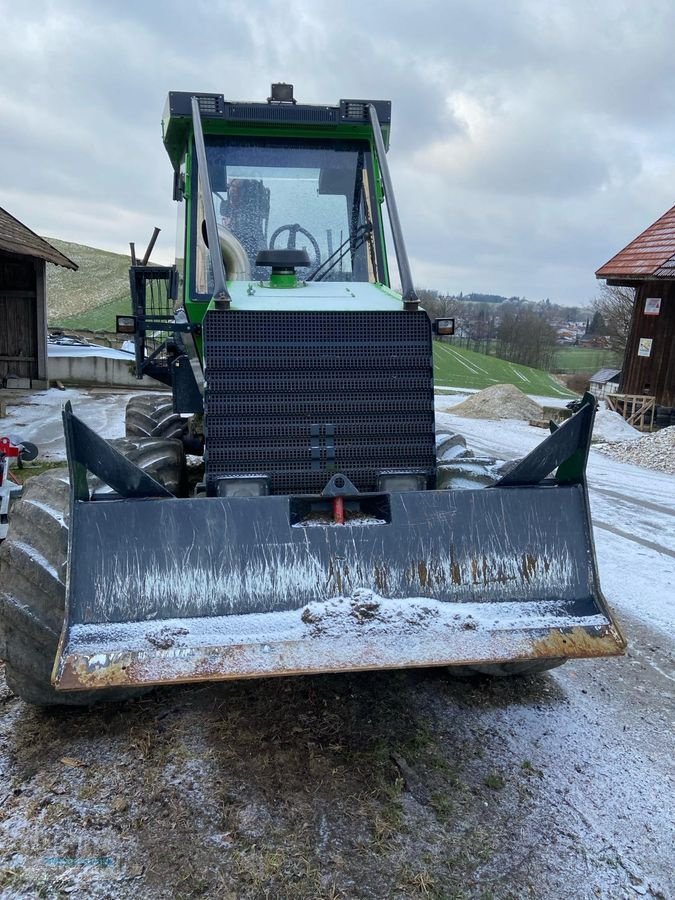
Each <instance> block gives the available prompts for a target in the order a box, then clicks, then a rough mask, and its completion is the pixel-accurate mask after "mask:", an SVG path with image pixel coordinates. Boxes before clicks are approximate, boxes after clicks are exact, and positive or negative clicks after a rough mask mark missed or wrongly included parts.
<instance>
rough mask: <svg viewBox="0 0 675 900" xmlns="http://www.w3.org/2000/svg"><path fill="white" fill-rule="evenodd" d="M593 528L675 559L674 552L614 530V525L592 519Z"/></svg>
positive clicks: (617, 529) (616, 529)
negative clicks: (609, 532)
mask: <svg viewBox="0 0 675 900" xmlns="http://www.w3.org/2000/svg"><path fill="white" fill-rule="evenodd" d="M593 526H594V527H595V528H602V529H603V531H611V533H612V534H615V535H616V536H617V537H621V538H624V540H626V541H632V542H633V543H634V544H640V546H641V547H646V548H647V549H648V550H654V551H655V552H656V553H663V554H664V555H665V556H671V557H672V558H673V559H675V550H669V549H668V548H667V547H662V546H661V544H656V543H655V542H654V541H648V540H647V539H646V538H641V537H638V536H637V535H635V534H629V533H628V532H627V531H622V530H621V529H620V528H615V526H614V525H610V524H609V523H608V522H601V521H599V520H598V519H596V518H595V517H593Z"/></svg>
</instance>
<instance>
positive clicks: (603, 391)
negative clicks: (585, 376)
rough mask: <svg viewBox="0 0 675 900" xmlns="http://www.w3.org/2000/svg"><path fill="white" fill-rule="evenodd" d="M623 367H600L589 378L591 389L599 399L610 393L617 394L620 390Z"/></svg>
mask: <svg viewBox="0 0 675 900" xmlns="http://www.w3.org/2000/svg"><path fill="white" fill-rule="evenodd" d="M620 380H621V369H600V371H599V372H596V373H595V375H592V376H591V377H590V378H589V381H588V384H589V387H588V389H589V391H590V392H591V394H593V395H594V396H596V397H597V398H598V399H599V400H601V399H602V398H603V397H606V396H607V395H608V394H616V392H617V391H618V390H619V381H620Z"/></svg>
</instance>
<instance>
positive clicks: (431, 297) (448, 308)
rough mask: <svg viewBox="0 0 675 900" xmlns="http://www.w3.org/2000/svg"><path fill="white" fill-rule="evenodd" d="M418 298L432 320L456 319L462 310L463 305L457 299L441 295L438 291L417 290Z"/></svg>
mask: <svg viewBox="0 0 675 900" xmlns="http://www.w3.org/2000/svg"><path fill="white" fill-rule="evenodd" d="M417 296H418V297H419V300H420V306H421V307H422V309H423V310H424V311H425V312H426V313H427V315H428V316H429V318H430V319H442V318H452V317H453V316H455V317H456V316H457V315H458V314H459V311H460V309H461V303H460V302H459V301H458V300H457V298H456V297H449V296H447V295H445V294H439V292H438V291H434V290H430V289H429V288H417Z"/></svg>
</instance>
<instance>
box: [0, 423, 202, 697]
mask: <svg viewBox="0 0 675 900" xmlns="http://www.w3.org/2000/svg"><path fill="white" fill-rule="evenodd" d="M111 443H112V444H113V445H117V449H119V450H121V451H122V452H123V453H124V454H125V456H127V457H128V458H129V459H131V460H132V461H133V462H135V463H136V464H137V465H138V466H140V467H141V468H142V469H144V470H145V471H146V472H148V473H149V474H150V475H152V476H153V477H154V478H156V479H157V480H158V481H160V482H162V483H163V484H164V485H165V486H166V487H168V488H169V489H170V490H174V486H178V485H180V484H182V483H183V482H184V476H185V464H184V463H185V458H184V453H183V447H182V444H180V443H179V442H178V441H158V440H154V439H153V440H135V441H129V440H122V441H112V442H111ZM92 488H93V489H94V490H95V491H97V492H99V491H100V492H105V491H109V490H110V489H109V488H107V487H106V486H105V485H102V484H101V483H100V482H96V480H95V482H94V483H93V484H92ZM69 515H70V485H69V481H68V473H67V470H66V469H63V472H62V473H61V474H56V472H54V471H52V472H47V473H45V474H43V475H37V476H35V477H34V478H31V479H30V480H29V481H28V483H27V484H26V486H25V488H24V490H23V494H22V497H21V499H20V500H17V501H16V502H15V503H14V504H13V505H12V509H11V514H10V519H9V530H8V534H7V538H6V540H5V541H4V542H3V543H2V544H1V545H0V584H1V585H2V590H1V591H0V657H2V658H3V659H4V660H5V673H6V678H7V684H8V686H9V688H10V689H11V690H12V691H13V692H14V693H15V694H17V696H19V697H21V698H22V699H23V700H25V701H26V702H27V703H32V704H34V705H36V706H63V705H67V706H88V705H90V704H93V703H101V702H110V701H120V700H127V699H128V698H130V697H138V696H140V695H141V694H144V693H147V690H148V689H147V688H109V689H106V690H100V691H70V692H64V691H57V690H56V689H55V688H54V687H53V686H52V684H51V673H52V667H53V663H54V659H55V657H56V650H57V645H58V641H59V637H60V634H61V628H62V625H63V619H64V611H65V599H66V588H65V578H66V559H67V554H68V520H69Z"/></svg>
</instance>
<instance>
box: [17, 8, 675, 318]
mask: <svg viewBox="0 0 675 900" xmlns="http://www.w3.org/2000/svg"><path fill="white" fill-rule="evenodd" d="M674 35H675V3H673V2H672V0H640V2H639V3H636V2H635V0H579V2H577V0H567V2H563V0H561V2H558V3H556V2H553V0H550V2H541V0H491V2H487V0H443V2H436V0H427V2H425V0H418V2H417V3H410V2H406V3H403V2H401V0H396V2H390V3H384V2H379V0H370V2H364V0H341V2H335V0H333V2H325V0H285V2H283V3H282V2H279V0H277V2H271V0H247V2H240V0H227V2H222V0H208V2H204V0H191V2H189V3H186V2H184V0H182V2H177V0H169V2H162V3H159V2H150V0H134V2H127V0H120V2H113V0H110V2H105V3H101V2H98V3H94V2H84V0H57V2H50V0H32V2H31V3H30V4H28V3H25V4H19V3H17V2H16V0H0V206H3V207H5V208H6V209H7V210H8V211H9V212H11V213H12V214H13V215H14V216H16V217H17V218H19V219H21V220H22V221H23V222H24V223H25V224H26V225H28V226H29V227H30V228H32V229H33V230H34V231H37V232H38V233H40V234H43V235H46V236H51V237H58V238H62V239H63V240H70V241H76V242H78V243H84V244H89V245H91V246H95V247H101V248H104V249H109V250H116V251H119V252H126V251H128V242H129V241H130V240H133V241H135V242H136V245H137V246H138V247H144V246H145V244H146V242H147V240H148V239H149V237H150V234H151V233H152V228H153V226H154V225H159V226H160V227H161V228H162V233H161V235H160V239H159V242H158V252H157V253H156V254H155V257H156V258H157V259H161V260H162V261H166V262H170V261H172V260H173V256H174V231H175V212H174V208H173V203H172V201H171V186H172V172H171V166H170V164H169V161H168V157H167V156H166V154H165V152H164V148H163V145H162V142H161V130H160V120H161V113H162V110H163V107H164V101H165V99H166V94H167V93H168V91H169V90H184V91H213V92H218V93H223V94H224V95H225V97H226V98H227V99H230V100H245V99H255V100H264V99H265V98H266V97H267V96H268V94H269V84H270V82H271V81H287V82H292V83H294V84H295V95H296V97H297V98H298V99H299V100H300V101H301V102H308V103H327V104H333V103H336V102H337V101H338V99H339V98H340V97H358V98H379V99H390V100H391V101H392V102H393V125H392V137H391V151H390V154H389V156H390V166H391V169H392V174H393V178H394V184H395V186H396V190H397V199H398V204H399V211H400V215H401V219H402V222H403V227H404V232H405V235H406V239H407V243H408V248H409V253H410V256H411V261H412V268H413V275H414V278H415V282H416V284H417V285H418V286H419V287H432V288H437V289H439V290H442V291H448V292H452V293H457V292H459V291H464V292H465V293H467V292H470V291H478V292H484V293H499V294H504V295H507V296H510V295H519V296H526V297H528V298H529V299H532V300H537V299H542V298H544V297H550V298H551V300H554V301H558V302H563V303H569V304H577V303H584V302H586V301H588V300H589V299H591V298H592V297H593V295H594V294H595V292H596V290H597V283H596V281H595V278H594V274H593V273H594V271H595V269H597V268H598V267H599V266H600V265H602V264H603V263H604V262H605V261H606V260H607V259H609V258H610V257H611V256H612V255H613V254H614V253H616V252H617V251H618V250H620V249H621V248H622V247H623V246H624V245H625V244H626V243H627V242H628V241H629V240H631V239H632V238H633V237H635V235H636V234H638V233H639V232H640V231H642V230H643V229H644V228H646V227H647V226H648V225H650V224H651V222H653V221H654V220H655V219H656V218H657V217H658V216H660V215H661V214H662V213H663V212H665V210H666V209H668V208H669V207H670V206H672V205H673V203H675V115H674V112H675V110H674V107H675V90H673V86H674V85H675V53H674V52H673V36H674Z"/></svg>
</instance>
